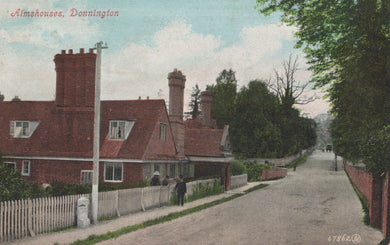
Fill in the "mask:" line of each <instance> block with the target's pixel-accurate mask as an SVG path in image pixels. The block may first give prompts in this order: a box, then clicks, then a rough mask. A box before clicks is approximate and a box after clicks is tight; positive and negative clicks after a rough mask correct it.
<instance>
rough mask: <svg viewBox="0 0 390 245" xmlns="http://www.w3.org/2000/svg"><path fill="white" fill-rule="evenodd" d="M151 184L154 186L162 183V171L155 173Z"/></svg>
mask: <svg viewBox="0 0 390 245" xmlns="http://www.w3.org/2000/svg"><path fill="white" fill-rule="evenodd" d="M150 185H152V186H156V185H160V173H159V172H158V171H156V172H154V173H153V178H152V181H151V183H150Z"/></svg>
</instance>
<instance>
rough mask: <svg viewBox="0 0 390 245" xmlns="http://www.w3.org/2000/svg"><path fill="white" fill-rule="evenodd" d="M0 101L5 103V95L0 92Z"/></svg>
mask: <svg viewBox="0 0 390 245" xmlns="http://www.w3.org/2000/svg"><path fill="white" fill-rule="evenodd" d="M0 101H4V94H2V93H1V92H0Z"/></svg>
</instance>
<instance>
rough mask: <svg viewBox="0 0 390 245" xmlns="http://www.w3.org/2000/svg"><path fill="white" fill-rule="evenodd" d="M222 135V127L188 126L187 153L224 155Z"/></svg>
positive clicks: (210, 155) (190, 154) (186, 137)
mask: <svg viewBox="0 0 390 245" xmlns="http://www.w3.org/2000/svg"><path fill="white" fill-rule="evenodd" d="M222 135H223V130H222V129H211V128H186V130H185V143H184V148H185V154H186V155H187V156H208V157H223V149H222V147H221V140H222Z"/></svg>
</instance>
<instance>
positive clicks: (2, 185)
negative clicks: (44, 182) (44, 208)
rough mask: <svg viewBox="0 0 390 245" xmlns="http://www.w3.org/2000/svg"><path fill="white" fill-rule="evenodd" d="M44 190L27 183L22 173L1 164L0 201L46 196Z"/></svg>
mask: <svg viewBox="0 0 390 245" xmlns="http://www.w3.org/2000/svg"><path fill="white" fill-rule="evenodd" d="M45 195H46V194H45V192H44V190H43V188H41V187H39V186H38V185H36V184H32V183H31V184H30V183H27V182H26V181H25V180H24V179H23V178H22V175H21V173H20V172H19V171H18V170H17V169H14V168H10V167H9V166H8V165H7V164H5V163H1V164H0V201H11V200H20V199H27V198H35V197H42V196H45Z"/></svg>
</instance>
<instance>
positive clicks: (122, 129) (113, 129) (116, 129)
mask: <svg viewBox="0 0 390 245" xmlns="http://www.w3.org/2000/svg"><path fill="white" fill-rule="evenodd" d="M134 123H135V121H134V120H132V121H110V129H109V134H110V137H109V138H110V139H114V140H124V139H127V137H128V136H129V134H130V131H131V129H132V128H133V126H134Z"/></svg>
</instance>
